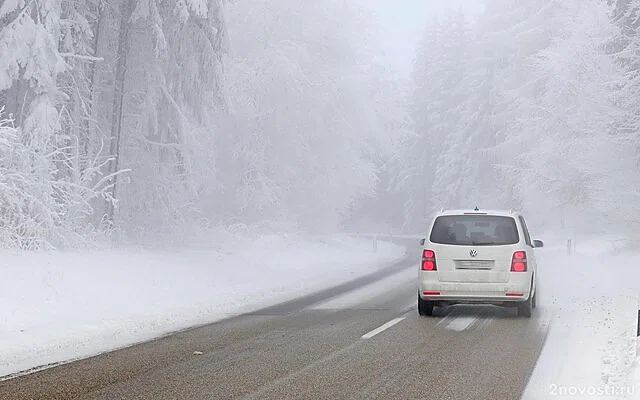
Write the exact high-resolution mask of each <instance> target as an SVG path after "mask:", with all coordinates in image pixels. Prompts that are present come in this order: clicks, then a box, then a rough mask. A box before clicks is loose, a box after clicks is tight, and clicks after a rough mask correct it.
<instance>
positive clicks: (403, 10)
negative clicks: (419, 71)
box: [366, 0, 481, 75]
mask: <svg viewBox="0 0 640 400" xmlns="http://www.w3.org/2000/svg"><path fill="white" fill-rule="evenodd" d="M366 3H367V4H369V6H370V7H371V8H372V9H373V10H374V12H375V13H376V14H377V16H378V18H379V20H380V23H381V25H382V29H383V32H382V38H381V45H382V47H383V50H384V52H385V53H386V56H387V59H388V62H389V63H390V64H391V66H392V67H393V68H394V69H396V70H398V72H400V73H401V74H403V75H408V74H410V73H411V63H412V60H413V57H414V54H415V51H416V47H417V46H418V43H419V41H420V39H421V36H422V33H423V29H424V26H425V24H426V22H427V21H428V20H429V19H431V18H432V17H434V16H436V15H438V14H439V13H441V12H443V11H444V10H447V9H448V8H458V7H462V8H463V9H465V10H467V11H469V13H471V14H473V13H475V12H477V11H478V10H479V9H480V7H481V1H480V0H369V1H367V2H366Z"/></svg>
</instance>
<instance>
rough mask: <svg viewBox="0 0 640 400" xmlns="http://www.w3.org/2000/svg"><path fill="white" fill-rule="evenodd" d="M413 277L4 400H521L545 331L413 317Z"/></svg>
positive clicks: (476, 315) (383, 281)
mask: <svg viewBox="0 0 640 400" xmlns="http://www.w3.org/2000/svg"><path fill="white" fill-rule="evenodd" d="M416 278H417V266H416V265H415V263H413V262H407V261H405V262H403V263H400V264H397V265H395V266H393V267H391V268H389V269H386V270H383V271H379V272H377V273H376V274H373V275H372V276H370V277H368V278H363V279H359V280H357V281H354V282H351V283H348V284H345V285H341V286H339V287H337V288H333V289H331V290H327V291H323V292H321V293H317V294H315V295H312V296H307V297H304V298H301V299H298V300H296V301H292V302H288V303H285V304H281V305H277V306H274V307H269V308H266V309H263V310H260V311H257V312H255V313H252V314H248V315H242V316H238V317H234V318H231V319H228V320H224V321H220V322H218V323H215V324H211V325H207V326H203V327H198V328H194V329H191V330H187V331H183V332H180V333H177V334H173V335H171V336H167V337H164V338H160V339H158V340H155V341H152V342H149V343H144V344H141V345H136V346H132V347H128V348H125V349H122V350H118V351H115V352H112V353H106V354H103V355H100V356H96V357H93V358H89V359H86V360H82V361H78V362H73V363H69V364H64V365H60V366H57V367H55V368H50V369H46V370H43V371H40V372H36V373H33V374H30V375H26V376H22V377H18V378H13V379H10V380H7V381H4V382H0V399H2V400H14V399H16V400H17V399H19V400H35V399H95V400H97V399H101V400H103V399H104V400H106V399H109V400H111V399H118V400H120V399H150V400H151V399H153V400H164V399H188V400H198V399H372V398H379V399H439V400H446V399H456V400H463V399H492V400H500V399H519V398H520V397H521V394H522V391H523V390H524V388H525V386H526V383H527V381H528V378H529V375H530V374H531V371H532V370H533V367H534V365H535V362H536V360H537V358H538V355H539V353H540V350H541V348H542V346H543V344H544V339H545V337H546V332H547V330H548V318H547V317H546V315H545V312H544V310H542V309H538V310H536V311H534V317H533V318H531V319H522V318H518V317H516V316H515V311H514V310H505V309H501V308H498V307H484V306H456V307H450V308H447V309H442V310H440V312H439V315H438V316H436V317H431V318H424V317H419V316H418V315H417V311H416V307H415V302H416V296H417V286H416V285H417V279H416Z"/></svg>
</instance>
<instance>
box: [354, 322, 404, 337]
mask: <svg viewBox="0 0 640 400" xmlns="http://www.w3.org/2000/svg"><path fill="white" fill-rule="evenodd" d="M405 318H406V317H400V318H394V319H392V320H391V321H389V322H387V323H386V324H384V325H382V326H380V327H378V328H376V329H374V330H372V331H371V332H369V333H365V334H364V335H362V338H363V339H371V338H372V337H374V336H375V335H377V334H378V333H380V332H383V331H385V330H387V329H389V328H391V327H392V326H394V325H395V324H397V323H398V322H400V321H402V320H404V319H405Z"/></svg>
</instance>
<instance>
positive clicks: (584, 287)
mask: <svg viewBox="0 0 640 400" xmlns="http://www.w3.org/2000/svg"><path fill="white" fill-rule="evenodd" d="M564 241H566V239H564V240H563V241H558V242H557V243H558V245H556V246H549V247H546V248H544V249H540V251H539V252H538V253H539V255H538V257H539V269H540V288H539V289H540V291H539V299H538V304H539V309H538V312H542V315H543V319H545V320H547V319H548V320H550V322H551V328H550V331H549V336H548V337H547V341H546V344H545V347H544V349H543V351H542V354H541V356H540V358H539V360H538V363H537V365H536V368H535V370H534V372H533V375H532V377H531V380H530V382H529V385H528V387H527V390H526V391H525V394H524V396H523V399H524V400H542V399H557V398H573V399H640V376H638V377H634V374H636V373H635V372H634V368H636V367H635V356H636V319H637V310H638V297H639V293H640V256H639V255H637V254H633V253H629V252H625V251H622V250H621V249H620V244H621V242H620V241H618V240H616V238H613V237H612V238H595V239H589V240H586V239H580V238H579V239H578V241H577V246H576V249H575V250H576V252H575V253H574V254H572V255H571V256H568V255H567V251H566V245H565V244H564ZM545 242H546V243H548V244H551V243H552V241H551V240H545ZM634 396H635V397H634Z"/></svg>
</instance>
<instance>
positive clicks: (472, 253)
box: [469, 249, 478, 257]
mask: <svg viewBox="0 0 640 400" xmlns="http://www.w3.org/2000/svg"><path fill="white" fill-rule="evenodd" d="M469 255H470V256H471V257H475V256H477V255H478V250H476V249H471V250H469Z"/></svg>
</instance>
